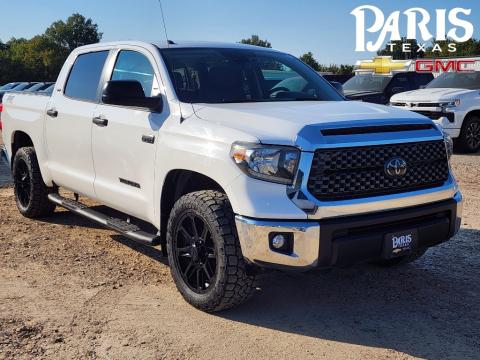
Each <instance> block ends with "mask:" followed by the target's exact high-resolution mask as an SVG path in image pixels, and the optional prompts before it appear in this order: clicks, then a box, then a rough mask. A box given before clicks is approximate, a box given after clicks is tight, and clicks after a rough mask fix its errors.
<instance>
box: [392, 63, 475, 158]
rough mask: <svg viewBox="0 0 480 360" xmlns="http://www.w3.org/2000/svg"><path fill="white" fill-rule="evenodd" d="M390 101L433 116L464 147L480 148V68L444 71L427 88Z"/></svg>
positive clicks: (401, 106) (472, 150)
mask: <svg viewBox="0 0 480 360" xmlns="http://www.w3.org/2000/svg"><path fill="white" fill-rule="evenodd" d="M390 105H392V106H395V107H398V108H404V109H408V110H411V111H415V112H417V113H419V114H421V115H425V116H427V117H429V118H430V119H432V120H433V121H434V122H435V123H436V124H437V125H440V126H441V127H442V128H443V131H444V132H445V133H447V134H448V135H450V137H451V138H452V139H453V140H454V142H455V145H456V147H458V149H459V150H460V151H462V152H467V153H474V152H478V151H480V72H478V71H476V72H467V73H454V72H447V73H443V74H441V75H440V76H438V77H437V78H435V79H434V80H433V81H432V82H430V83H429V84H428V85H427V86H426V87H425V88H424V89H420V90H414V91H407V92H403V93H400V94H396V95H394V96H393V97H392V98H391V99H390Z"/></svg>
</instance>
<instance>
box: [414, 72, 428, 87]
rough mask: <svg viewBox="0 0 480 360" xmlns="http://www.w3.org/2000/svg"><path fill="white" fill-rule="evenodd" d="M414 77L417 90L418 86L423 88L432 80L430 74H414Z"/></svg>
mask: <svg viewBox="0 0 480 360" xmlns="http://www.w3.org/2000/svg"><path fill="white" fill-rule="evenodd" d="M414 77H415V81H416V86H417V88H419V87H420V86H425V85H427V84H428V83H429V82H430V81H432V80H433V75H432V74H415V75H414Z"/></svg>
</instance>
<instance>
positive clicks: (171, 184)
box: [160, 169, 226, 240]
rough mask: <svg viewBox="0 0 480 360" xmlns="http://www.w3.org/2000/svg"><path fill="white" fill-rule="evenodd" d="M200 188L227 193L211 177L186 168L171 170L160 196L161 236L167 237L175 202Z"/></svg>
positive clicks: (163, 238)
mask: <svg viewBox="0 0 480 360" xmlns="http://www.w3.org/2000/svg"><path fill="white" fill-rule="evenodd" d="M200 190H217V191H221V192H223V193H225V194H226V191H225V190H224V189H223V187H222V186H221V185H220V184H219V183H218V182H217V181H215V180H214V179H212V178H211V177H209V176H207V175H204V174H201V173H198V172H196V171H192V170H186V169H174V170H170V171H169V172H168V174H167V176H166V177H165V180H164V182H163V186H162V193H161V198H160V236H161V239H162V240H165V239H166V233H167V223H168V218H169V216H170V212H171V210H172V208H173V205H174V204H175V202H176V201H177V200H178V199H179V198H180V197H182V196H183V195H185V194H188V193H191V192H194V191H200Z"/></svg>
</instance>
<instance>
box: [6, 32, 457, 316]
mask: <svg viewBox="0 0 480 360" xmlns="http://www.w3.org/2000/svg"><path fill="white" fill-rule="evenodd" d="M272 71H275V72H281V73H282V76H279V77H277V78H281V79H283V80H278V79H277V80H274V79H272V77H270V76H266V75H265V74H271V73H272ZM288 78H296V80H295V81H290V82H288V81H285V79H288ZM299 80H300V81H299ZM280 82H281V83H282V84H280V85H279V83H280ZM300 82H301V83H302V84H300V85H299V83H300ZM289 84H290V85H291V86H295V87H294V88H293V89H292V88H289V87H288V86H289ZM292 84H293V85H292ZM3 105H4V107H3V113H2V118H1V120H2V122H3V141H4V144H5V146H4V149H3V158H4V159H5V160H6V162H7V163H8V165H9V166H10V167H11V169H12V174H13V178H14V193H15V199H16V205H17V207H18V210H19V211H20V213H21V214H23V215H24V216H26V217H28V218H37V217H46V216H50V215H53V213H54V210H55V208H56V206H60V207H63V208H66V209H68V210H70V211H72V212H74V213H76V214H78V215H82V216H84V217H86V218H88V219H90V220H92V221H94V222H97V223H99V224H102V225H104V226H105V227H107V228H110V229H113V230H115V231H117V232H119V233H120V234H123V235H124V236H126V237H128V238H130V239H132V240H134V241H137V242H139V243H142V244H144V245H147V246H159V249H162V251H163V252H164V253H165V254H166V255H167V256H168V261H169V264H170V267H171V272H172V276H173V279H174V281H175V283H176V285H177V287H178V289H179V291H180V292H181V294H182V295H183V297H184V298H185V299H186V301H188V302H189V303H190V304H192V305H194V306H195V307H197V308H199V309H202V310H204V311H208V312H214V311H219V310H222V309H226V308H230V307H233V306H236V305H238V304H240V303H242V302H243V301H245V300H246V299H248V298H249V297H250V296H251V295H252V293H253V292H254V290H255V288H256V283H257V280H258V276H259V274H260V273H261V272H262V271H263V269H284V270H301V271H305V270H309V269H315V268H329V267H334V266H338V267H344V266H349V265H352V264H355V263H360V262H372V263H377V264H381V265H384V266H393V265H398V264H404V263H408V262H411V261H414V260H415V259H417V258H419V257H420V256H422V255H423V254H424V253H425V251H426V250H427V249H428V248H429V247H431V246H434V245H437V244H440V243H442V242H444V241H446V240H448V239H449V238H451V237H452V236H453V235H454V234H455V233H456V232H457V231H458V229H459V227H460V219H461V214H462V195H461V193H460V190H459V188H458V185H457V183H456V181H455V179H454V177H453V175H452V172H451V170H450V166H449V158H450V155H451V151H452V148H451V147H452V144H451V141H450V139H449V138H448V136H446V135H445V134H444V133H443V132H442V131H441V129H440V128H439V127H438V126H437V125H435V124H434V123H433V122H432V121H431V120H430V119H428V118H425V117H423V116H421V115H418V114H416V113H414V112H410V111H406V110H402V109H395V108H391V107H388V106H383V105H376V104H368V103H362V102H354V101H346V100H345V98H344V97H343V96H342V95H341V94H340V93H339V92H338V91H337V90H335V88H334V87H333V86H332V85H330V84H329V83H328V82H327V81H326V80H324V79H323V78H322V77H321V76H320V75H318V74H317V73H316V72H315V71H314V70H312V69H311V68H310V67H308V66H307V65H305V64H304V63H302V62H301V61H300V60H298V59H297V58H295V57H294V56H292V55H288V54H285V53H282V52H279V51H274V50H272V49H263V48H259V47H255V46H247V45H240V44H234V45H226V44H216V43H213V44H210V43H182V44H180V43H179V44H176V43H173V42H169V43H168V44H150V43H143V42H130V41H128V42H115V43H101V44H95V45H88V46H84V47H80V48H78V49H76V50H74V51H73V52H72V54H71V55H70V56H69V57H68V59H67V60H66V62H65V65H64V66H63V69H62V70H61V72H60V74H59V77H58V80H57V82H56V84H55V88H54V91H53V94H52V95H51V96H46V95H42V94H37V93H15V92H9V93H7V94H6V95H5V98H4V102H3ZM59 189H64V190H68V191H62V192H59ZM62 194H63V195H62ZM66 194H72V195H66ZM80 195H81V196H82V199H83V198H84V197H86V198H90V199H93V200H95V202H97V203H100V204H103V205H104V207H103V208H105V209H107V210H109V209H114V210H116V211H113V213H118V214H121V215H118V216H115V217H112V216H111V215H107V213H109V214H111V213H112V211H103V212H100V211H99V210H98V208H92V207H88V206H86V205H85V202H84V201H83V203H82V202H80V200H81V199H79V196H80ZM152 226H153V227H154V229H153V230H152V229H150V228H151V227H152ZM59 235H60V234H59ZM439 266H441V265H440V264H439Z"/></svg>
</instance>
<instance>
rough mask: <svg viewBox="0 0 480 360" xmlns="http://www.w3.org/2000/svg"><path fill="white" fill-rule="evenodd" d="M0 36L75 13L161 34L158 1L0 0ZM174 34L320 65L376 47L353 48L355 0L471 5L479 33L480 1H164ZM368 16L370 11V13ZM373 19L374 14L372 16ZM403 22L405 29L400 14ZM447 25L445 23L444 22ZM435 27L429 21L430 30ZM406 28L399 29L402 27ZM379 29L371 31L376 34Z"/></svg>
mask: <svg viewBox="0 0 480 360" xmlns="http://www.w3.org/2000/svg"><path fill="white" fill-rule="evenodd" d="M4 1H5V3H4V4H3V6H2V16H1V19H0V39H1V40H2V41H7V40H9V39H10V38H12V37H17V38H18V37H25V38H30V37H32V36H34V35H37V34H40V33H43V32H44V30H45V29H46V28H47V27H48V26H49V25H50V24H51V23H52V22H54V21H56V20H59V19H63V20H65V19H66V18H67V17H68V16H70V15H71V14H72V13H75V12H78V13H81V14H82V15H84V16H86V17H89V18H92V20H93V21H94V22H95V23H97V24H98V25H99V29H100V31H101V32H103V39H102V41H113V40H144V41H164V40H165V34H164V31H163V26H162V20H161V13H160V7H159V4H158V0H135V1H132V0H81V1H79V0H9V1H6V0H4ZM162 3H163V9H164V13H165V20H166V21H165V22H166V26H167V32H168V37H169V38H170V39H172V40H177V41H178V40H204V41H222V42H238V41H240V40H241V39H243V38H247V37H250V35H252V34H258V35H259V36H260V37H261V38H263V39H267V40H268V41H270V42H271V43H272V47H273V48H275V49H278V50H282V51H285V52H288V53H291V54H293V55H295V56H300V55H301V54H303V53H305V52H307V51H311V52H312V53H313V55H314V57H315V58H316V59H317V60H318V61H319V62H320V63H323V64H327V65H328V64H332V63H336V64H340V63H345V64H353V63H355V61H357V60H359V59H368V58H371V57H372V56H373V55H374V54H373V53H368V52H355V51H354V50H355V17H354V16H353V15H350V12H351V11H352V10H353V9H354V8H356V7H357V6H360V5H366V4H368V5H375V6H377V7H379V8H380V9H381V10H382V11H383V12H384V14H385V17H387V16H388V15H389V14H390V13H391V12H393V11H395V10H401V11H404V10H406V9H408V8H411V7H422V8H425V9H426V10H428V11H429V12H430V14H432V15H434V14H435V9H437V8H445V9H452V8H455V7H463V8H467V9H472V14H471V15H470V17H468V19H469V20H470V21H471V22H472V23H473V25H474V27H475V32H474V37H476V38H480V20H479V19H480V17H479V15H480V1H478V0H442V1H441V0H437V1H432V0H402V1H391V0H383V1H377V0H362V1H357V0H330V1H327V0H294V1H285V0H162ZM367 20H368V18H367ZM372 21H373V20H372ZM401 24H403V27H404V28H406V25H405V19H402V20H401ZM447 30H448V27H447ZM434 31H435V22H434V20H432V27H431V32H432V33H434ZM404 32H405V31H402V33H404ZM376 38H377V35H375V36H374V37H372V38H371V40H376Z"/></svg>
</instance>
